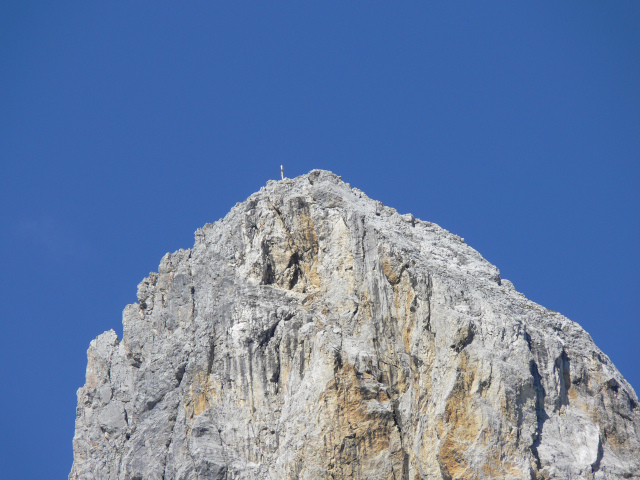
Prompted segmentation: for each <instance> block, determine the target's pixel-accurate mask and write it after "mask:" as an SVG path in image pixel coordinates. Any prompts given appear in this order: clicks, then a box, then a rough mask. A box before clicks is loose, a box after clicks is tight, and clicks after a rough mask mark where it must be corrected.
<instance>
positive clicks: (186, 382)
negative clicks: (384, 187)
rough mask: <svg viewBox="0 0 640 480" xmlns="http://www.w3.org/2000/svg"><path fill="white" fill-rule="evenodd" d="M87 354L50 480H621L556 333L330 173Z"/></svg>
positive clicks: (237, 225)
mask: <svg viewBox="0 0 640 480" xmlns="http://www.w3.org/2000/svg"><path fill="white" fill-rule="evenodd" d="M195 237H196V238H195V245H194V247H193V248H192V249H190V250H179V251H177V252H175V253H173V254H167V255H165V257H164V258H163V259H162V261H161V263H160V267H159V270H158V273H151V274H150V275H149V277H148V278H146V279H145V280H143V281H142V283H140V285H139V286H138V303H136V304H133V305H128V306H127V307H126V308H125V310H124V313H123V327H124V335H123V339H122V340H121V341H119V340H118V338H117V336H116V334H115V332H114V331H113V330H112V331H109V332H105V333H103V334H102V335H100V336H99V337H98V338H96V339H95V340H93V341H92V342H91V346H90V347H89V351H88V365H87V378H86V384H85V386H84V387H82V388H80V389H79V390H78V408H77V419H76V433H75V436H74V440H73V446H74V463H73V467H72V470H71V474H70V476H69V478H70V479H74V480H75V479H99V480H103V479H104V480H107V479H109V480H111V479H113V480H116V479H127V480H143V479H144V480H156V479H157V480H160V479H163V480H188V479H193V480H196V479H197V480H203V479H256V480H257V479H278V480H280V479H347V478H349V479H351V478H354V479H368V480H372V479H396V480H400V479H403V480H416V479H496V478H500V479H543V478H559V479H560V478H562V479H565V478H574V479H578V478H584V479H609V478H640V409H639V408H638V398H637V396H636V394H635V392H634V391H633V389H632V388H631V386H630V385H629V384H628V383H627V382H626V381H625V380H624V378H623V377H622V376H621V375H620V373H619V372H618V370H617V369H616V368H615V367H614V365H613V364H612V363H611V361H610V360H609V358H608V357H607V356H606V355H604V354H603V353H602V352H601V351H600V350H599V349H598V348H597V347H596V346H595V345H594V343H593V341H592V340H591V337H590V336H589V335H588V334H587V333H586V332H585V331H584V330H583V329H582V328H581V327H580V326H579V325H577V324H576V323H574V322H572V321H571V320H568V319H567V318H565V317H563V316H562V315H560V314H558V313H556V312H552V311H549V310H547V309H545V308H543V307H541V306H540V305H537V304H535V303H533V302H531V301H529V300H527V299H526V298H525V297H524V296H523V295H522V294H520V293H518V292H517V291H516V290H515V289H514V288H513V285H512V284H511V282H509V281H507V280H501V279H500V275H499V272H498V270H497V268H496V267H494V266H493V265H491V264H490V263H488V262H487V261H486V260H484V259H483V258H482V257H481V256H480V254H479V253H478V252H476V251H475V250H473V249H472V248H470V247H469V246H467V245H466V244H465V243H464V241H463V240H462V239H461V238H460V237H457V236H456V235H453V234H451V233H449V232H447V231H445V230H443V229H442V228H440V227H438V226H437V225H434V224H432V223H429V222H424V221H421V220H417V219H414V218H413V216H412V215H410V214H408V215H399V214H398V213H397V212H396V211H395V210H393V209H391V208H388V207H385V206H383V205H382V204H381V203H380V202H376V201H374V200H371V199H369V198H368V197H367V196H366V195H365V194H364V193H362V192H361V191H359V190H358V189H355V188H354V189H352V188H350V186H349V185H348V184H346V183H344V182H342V180H341V179H340V177H337V176H336V175H334V174H332V173H330V172H326V171H321V170H314V171H312V172H310V173H309V174H307V175H303V176H300V177H297V178H295V179H292V180H291V179H285V180H282V181H277V182H275V181H270V182H268V183H267V186H266V187H264V188H262V189H261V190H260V191H259V192H257V193H255V194H253V195H252V196H250V197H249V198H248V199H247V200H246V201H245V202H243V203H240V204H237V205H236V206H235V207H234V208H232V209H231V211H230V212H229V214H228V215H227V216H226V217H225V218H224V219H222V220H219V221H217V222H216V223H214V224H208V225H205V226H204V227H203V228H201V229H199V230H198V231H197V232H196V234H195Z"/></svg>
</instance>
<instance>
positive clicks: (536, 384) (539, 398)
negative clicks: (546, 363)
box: [529, 360, 549, 469]
mask: <svg viewBox="0 0 640 480" xmlns="http://www.w3.org/2000/svg"><path fill="white" fill-rule="evenodd" d="M529 371H530V372H531V376H532V377H533V388H534V389H535V391H536V420H537V428H536V432H535V434H534V438H533V443H532V444H531V447H530V448H531V453H532V454H533V456H534V457H535V460H536V466H537V468H538V469H540V468H542V465H541V463H540V456H539V455H538V447H539V446H540V443H541V441H542V428H543V426H544V422H546V421H547V420H548V419H549V416H548V415H547V412H546V410H545V409H544V399H545V396H546V392H545V390H544V387H543V386H542V376H541V375H540V372H538V365H537V364H536V362H535V361H533V360H531V362H529Z"/></svg>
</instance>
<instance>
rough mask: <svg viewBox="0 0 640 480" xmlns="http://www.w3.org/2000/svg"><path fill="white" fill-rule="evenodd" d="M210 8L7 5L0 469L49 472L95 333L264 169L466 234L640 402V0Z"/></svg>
mask: <svg viewBox="0 0 640 480" xmlns="http://www.w3.org/2000/svg"><path fill="white" fill-rule="evenodd" d="M222 3H223V2H204V1H189V2H178V1H174V2H164V1H158V2H149V1H136V2H121V1H113V2H50V1H47V2H35V1H24V2H23V1H12V0H6V1H3V2H2V3H1V4H0V160H1V167H2V169H1V171H0V195H1V197H0V198H1V200H0V206H1V209H0V241H1V244H0V247H1V251H2V263H1V265H2V267H1V268H2V270H1V276H0V282H1V284H0V292H1V297H0V300H1V301H2V306H3V307H2V335H1V337H0V338H1V339H0V342H1V345H0V362H1V363H0V365H1V366H0V374H1V378H0V385H2V395H0V411H2V415H0V432H2V435H0V465H2V467H1V472H0V477H1V478H3V479H4V478H7V479H11V478H21V479H38V480H41V479H46V478H66V475H67V474H68V472H69V470H70V468H71V462H72V437H73V430H74V420H75V404H76V397H75V392H76V389H77V388H78V387H80V386H81V385H83V384H84V373H85V366H86V349H87V347H88V345H89V342H90V341H91V340H92V339H93V338H94V337H96V336H97V335H99V334H100V333H102V332H103V331H105V330H108V329H110V328H114V329H115V330H116V331H117V332H118V334H119V335H120V334H121V332H122V326H121V312H122V309H123V308H124V306H125V305H126V304H127V303H132V302H134V301H135V300H136V285H137V284H138V282H139V281H140V280H142V278H143V277H145V276H146V275H147V274H148V273H149V272H150V271H152V270H156V269H157V266H158V263H159V261H160V258H161V257H162V256H163V255H164V254H165V253H166V252H167V251H174V250H176V249H178V248H189V247H191V246H192V245H193V232H194V231H195V230H196V229H197V228H199V227H200V226H202V225H203V224H205V223H207V222H213V221H215V220H217V219H218V218H220V217H222V216H224V215H225V214H226V212H227V211H228V210H229V209H230V208H231V207H232V206H233V205H234V204H235V203H236V202H239V201H243V200H244V199H245V198H246V197H247V196H249V195H250V194H251V193H253V192H254V191H256V190H258V189H259V188H260V187H261V186H262V185H264V184H265V183H266V181H267V180H268V179H276V178H278V176H279V166H280V164H281V163H283V164H284V165H285V168H286V174H287V176H289V177H293V176H296V175H299V174H303V173H306V172H308V171H309V170H311V169H313V168H324V169H328V170H332V171H334V172H335V173H337V174H339V175H342V176H343V178H344V179H345V181H348V182H350V183H351V184H352V185H353V186H356V187H358V188H360V189H362V190H364V191H365V192H366V193H367V194H368V195H369V196H370V197H372V198H375V199H378V200H381V201H382V202H383V203H385V204H387V205H389V206H392V207H395V208H397V209H398V210H399V211H400V212H401V213H405V212H412V213H413V214H414V215H416V216H417V217H419V218H422V219H425V220H429V221H433V222H436V223H438V224H439V225H441V226H442V227H444V228H446V229H448V230H450V231H452V232H454V233H456V234H458V235H460V236H462V237H465V239H466V240H467V243H469V244H470V245H471V246H472V247H474V248H476V249H477V250H478V251H480V253H481V254H482V255H483V256H484V257H485V258H487V259H488V260H489V261H490V262H492V263H494V264H496V265H497V266H498V267H499V268H500V269H501V271H502V275H503V277H504V278H508V279H510V280H512V281H513V283H514V284H515V286H516V288H517V289H518V290H520V291H522V292H523V293H524V294H525V295H527V296H528V297H529V298H531V299H532V300H534V301H536V302H538V303H541V304H542V305H544V306H546V307H548V308H551V309H554V310H558V311H560V312H561V313H563V314H564V315H566V316H568V317H569V318H571V319H573V320H575V321H577V322H578V323H580V324H581V325H582V326H583V327H584V328H585V329H586V330H587V331H588V332H589V333H590V334H591V335H592V337H593V338H594V340H595V342H596V343H597V345H598V346H599V347H600V348H602V350H604V352H605V353H606V354H608V355H609V356H610V357H611V359H612V360H613V361H614V363H615V364H616V365H617V366H618V368H619V369H620V370H621V371H622V373H623V375H625V376H626V378H627V379H628V380H629V381H630V382H631V384H632V385H633V386H634V388H636V389H639V388H640V371H639V369H638V367H639V366H640V349H639V348H638V344H639V340H640V322H639V320H640V318H639V316H640V314H639V306H638V299H639V298H640V296H639V293H640V291H639V290H640V274H639V268H640V253H639V252H640V249H639V248H638V243H639V238H640V219H639V212H640V195H639V188H638V183H639V181H640V166H639V160H640V28H639V25H640V3H639V2H637V1H635V0H634V1H616V2H602V1H567V2H550V1H542V2H512V1H504V2H500V1H494V2H468V1H455V2H422V1H420V2H418V1H408V2H387V1H385V2H379V1H366V2H363V1H360V2H330V1H328V2H293V1H292V2H277V1H276V2H224V3H226V4H227V5H221V4H222ZM214 4H215V5H214ZM229 4H231V6H229Z"/></svg>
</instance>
